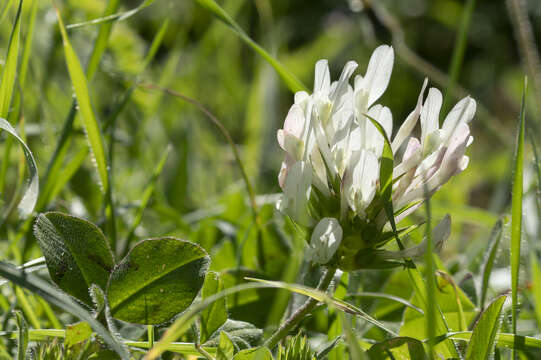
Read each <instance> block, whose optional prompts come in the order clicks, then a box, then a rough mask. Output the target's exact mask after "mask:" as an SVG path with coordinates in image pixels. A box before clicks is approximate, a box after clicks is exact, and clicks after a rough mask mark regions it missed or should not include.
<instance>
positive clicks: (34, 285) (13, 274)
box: [0, 262, 129, 360]
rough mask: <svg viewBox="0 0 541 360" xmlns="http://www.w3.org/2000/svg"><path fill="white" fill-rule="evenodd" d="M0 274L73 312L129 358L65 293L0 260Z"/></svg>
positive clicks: (93, 319)
mask: <svg viewBox="0 0 541 360" xmlns="http://www.w3.org/2000/svg"><path fill="white" fill-rule="evenodd" d="M0 276H2V277H4V278H6V279H8V280H10V281H11V282H13V283H14V284H17V285H18V286H20V287H24V288H26V289H28V290H30V291H31V292H33V293H35V294H36V295H39V296H41V297H42V298H43V299H45V300H46V301H48V302H50V303H51V304H53V305H55V306H58V307H59V308H61V309H63V310H65V311H66V312H69V313H71V314H73V315H74V316H76V317H78V318H80V319H81V320H83V321H87V322H88V323H89V324H90V326H92V328H93V329H94V331H95V332H96V333H97V334H98V335H99V336H100V337H101V338H102V339H103V340H104V341H105V342H106V343H107V344H108V345H109V346H111V348H112V349H113V350H114V351H115V352H116V353H117V354H119V355H120V356H121V358H122V359H126V360H128V359H129V355H128V353H127V352H126V350H125V349H124V347H123V346H122V345H121V344H119V343H118V342H117V341H116V340H115V339H114V338H113V337H112V336H111V335H110V334H109V332H108V331H107V329H105V328H104V327H103V325H102V324H101V323H100V322H99V321H97V320H96V319H95V318H94V317H93V316H92V314H90V313H89V312H88V311H87V310H85V309H84V308H83V307H82V306H81V305H79V304H78V303H76V302H75V301H74V300H72V299H71V298H70V297H69V296H66V294H65V293H63V292H60V291H59V290H57V289H56V288H54V287H53V286H52V285H50V284H48V283H47V282H45V281H44V280H42V279H40V278H39V277H37V276H35V275H33V274H28V273H25V272H24V270H19V269H16V268H15V267H14V266H12V265H10V264H8V263H6V262H0Z"/></svg>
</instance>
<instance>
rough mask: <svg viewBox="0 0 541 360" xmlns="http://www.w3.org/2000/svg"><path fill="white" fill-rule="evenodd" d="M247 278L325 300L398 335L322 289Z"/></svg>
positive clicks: (318, 299) (393, 334)
mask: <svg viewBox="0 0 541 360" xmlns="http://www.w3.org/2000/svg"><path fill="white" fill-rule="evenodd" d="M246 280H251V281H257V282H261V283H263V284H268V285H270V286H272V287H275V288H278V289H285V290H289V291H292V292H294V293H297V294H301V295H305V296H308V297H311V298H313V299H316V300H317V301H320V302H325V303H327V304H331V305H333V306H334V307H336V308H337V309H339V310H341V311H343V312H345V313H347V314H352V315H355V316H358V317H360V318H362V319H364V320H365V321H367V322H369V323H370V324H372V325H375V326H377V327H379V328H380V329H382V330H383V331H385V332H387V333H389V334H391V335H392V336H398V335H397V334H396V333H395V332H394V331H392V330H389V329H387V328H386V327H385V325H383V324H382V323H380V322H379V321H377V320H376V319H374V318H373V317H371V316H370V315H368V314H367V313H365V312H364V311H362V310H361V309H359V308H358V307H356V306H354V305H352V304H349V303H347V302H345V301H342V300H339V299H337V298H335V297H332V296H329V295H327V294H326V293H324V292H322V291H318V290H315V289H312V288H309V287H306V286H302V285H297V284H286V283H283V282H281V281H269V280H263V279H254V278H246Z"/></svg>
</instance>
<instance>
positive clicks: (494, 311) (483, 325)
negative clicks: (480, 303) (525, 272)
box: [466, 296, 506, 360]
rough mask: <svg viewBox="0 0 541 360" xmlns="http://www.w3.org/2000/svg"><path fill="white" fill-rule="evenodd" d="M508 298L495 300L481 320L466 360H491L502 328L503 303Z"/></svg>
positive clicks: (471, 339) (502, 297) (476, 327)
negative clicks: (499, 330)
mask: <svg viewBox="0 0 541 360" xmlns="http://www.w3.org/2000/svg"><path fill="white" fill-rule="evenodd" d="M505 299H506V297H505V296H500V297H499V298H497V299H496V300H494V301H493V302H492V303H491V304H490V305H489V306H488V307H487V309H486V310H485V311H483V314H482V315H481V317H480V318H479V321H478V322H477V324H476V325H475V327H474V329H473V333H472V335H471V338H470V343H469V344H468V349H467V350H466V360H481V359H489V358H490V353H491V351H492V347H493V346H494V340H495V338H496V333H497V332H498V328H499V327H500V321H501V317H500V314H501V312H502V307H503V303H504V302H505Z"/></svg>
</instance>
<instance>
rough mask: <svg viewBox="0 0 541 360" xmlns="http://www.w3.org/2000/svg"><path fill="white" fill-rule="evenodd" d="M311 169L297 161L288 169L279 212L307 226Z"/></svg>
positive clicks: (309, 220) (309, 221)
mask: <svg viewBox="0 0 541 360" xmlns="http://www.w3.org/2000/svg"><path fill="white" fill-rule="evenodd" d="M311 183H312V169H311V167H310V165H309V164H307V163H306V162H304V161H297V162H296V163H295V164H293V166H291V168H290V169H289V171H288V173H287V177H286V181H285V187H284V197H283V200H282V202H281V204H280V205H281V207H280V209H279V210H280V211H283V212H284V213H286V214H288V215H289V216H291V218H292V219H293V220H295V221H296V222H298V223H300V224H302V225H305V226H309V225H310V223H311V219H310V215H309V213H308V201H309V199H310V186H311Z"/></svg>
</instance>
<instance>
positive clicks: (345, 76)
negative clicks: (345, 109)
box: [329, 61, 357, 102]
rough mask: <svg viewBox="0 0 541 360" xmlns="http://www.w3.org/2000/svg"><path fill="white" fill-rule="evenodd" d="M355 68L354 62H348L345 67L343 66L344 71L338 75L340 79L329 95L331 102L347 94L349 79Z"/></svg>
mask: <svg viewBox="0 0 541 360" xmlns="http://www.w3.org/2000/svg"><path fill="white" fill-rule="evenodd" d="M356 68H357V63H356V62H355V61H348V62H347V63H346V65H345V66H344V69H343V70H342V74H340V79H339V80H338V81H337V82H336V85H335V86H334V88H332V87H331V88H332V90H331V95H330V96H329V98H330V99H331V101H333V102H334V101H337V100H339V99H340V98H342V96H343V95H344V94H346V93H347V92H348V88H349V78H350V77H351V75H352V74H353V72H354V71H355V69H356Z"/></svg>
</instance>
